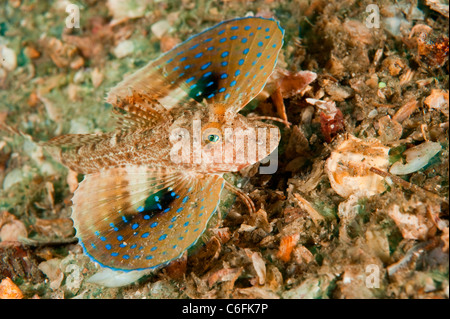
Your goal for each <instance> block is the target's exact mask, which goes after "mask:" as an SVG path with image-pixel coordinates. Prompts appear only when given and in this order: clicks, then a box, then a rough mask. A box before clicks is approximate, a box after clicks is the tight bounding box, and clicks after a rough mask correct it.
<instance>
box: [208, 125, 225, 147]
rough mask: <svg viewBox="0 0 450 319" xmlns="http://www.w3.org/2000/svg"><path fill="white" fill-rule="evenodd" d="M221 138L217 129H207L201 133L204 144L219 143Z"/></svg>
mask: <svg viewBox="0 0 450 319" xmlns="http://www.w3.org/2000/svg"><path fill="white" fill-rule="evenodd" d="M221 137H222V133H221V131H220V130H219V129H217V128H212V127H210V128H207V129H206V130H205V131H204V132H203V140H204V141H205V142H206V143H213V144H214V143H217V142H219V141H220V139H221Z"/></svg>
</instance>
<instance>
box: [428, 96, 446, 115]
mask: <svg viewBox="0 0 450 319" xmlns="http://www.w3.org/2000/svg"><path fill="white" fill-rule="evenodd" d="M423 103H424V104H425V105H426V106H428V107H429V108H431V109H437V110H440V111H441V112H442V113H444V114H445V115H447V116H448V91H445V90H436V89H434V90H431V94H430V95H429V96H427V98H426V99H425V101H424V102H423Z"/></svg>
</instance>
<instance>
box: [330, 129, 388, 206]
mask: <svg viewBox="0 0 450 319" xmlns="http://www.w3.org/2000/svg"><path fill="white" fill-rule="evenodd" d="M388 165H389V148H388V147H386V146H384V145H382V144H381V143H380V142H379V141H378V140H376V139H369V140H366V141H363V140H361V139H359V138H356V137H354V136H352V135H349V136H348V138H347V139H346V140H345V141H343V142H342V143H341V144H339V146H338V147H337V148H336V149H335V150H334V151H333V152H332V153H331V156H330V158H328V160H327V163H326V169H327V173H328V178H329V180H330V184H331V187H332V188H333V189H334V191H335V192H336V193H338V194H339V195H340V196H342V197H345V198H347V197H349V196H350V195H352V194H355V195H357V196H358V197H360V196H367V197H370V196H373V195H375V194H378V193H381V192H383V191H385V186H384V182H383V178H382V177H380V176H378V175H376V174H374V173H373V172H371V171H370V168H371V167H376V168H378V169H381V170H386V169H387V167H388Z"/></svg>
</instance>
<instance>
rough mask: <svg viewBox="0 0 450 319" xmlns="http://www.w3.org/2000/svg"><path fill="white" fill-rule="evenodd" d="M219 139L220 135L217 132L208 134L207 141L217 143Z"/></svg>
mask: <svg viewBox="0 0 450 319" xmlns="http://www.w3.org/2000/svg"><path fill="white" fill-rule="evenodd" d="M219 140H220V136H219V135H217V134H209V135H208V141H209V142H211V143H217V142H218V141H219Z"/></svg>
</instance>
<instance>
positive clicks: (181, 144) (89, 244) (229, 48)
mask: <svg viewBox="0 0 450 319" xmlns="http://www.w3.org/2000/svg"><path fill="white" fill-rule="evenodd" d="M282 44H283V30H282V29H281V28H280V26H279V25H278V23H277V22H276V21H274V20H271V19H264V18H258V17H248V18H238V19H234V20H230V21H225V22H222V23H220V24H218V25H216V26H214V27H212V28H210V29H207V30H206V31H204V32H202V33H200V34H197V35H195V36H193V37H191V38H189V39H188V40H187V41H185V42H184V43H182V44H180V45H178V46H177V47H175V48H174V49H172V50H171V51H169V52H167V53H165V54H164V55H162V56H161V57H159V58H158V59H157V60H155V61H153V62H150V63H149V64H148V65H146V66H145V67H143V68H142V69H140V70H138V71H136V72H135V73H134V74H132V75H130V76H128V77H127V78H125V79H124V80H123V81H122V82H121V83H119V84H118V85H117V86H116V87H114V88H113V89H112V90H111V91H110V92H109V94H108V97H107V101H108V102H109V103H110V104H112V105H113V106H114V112H115V114H116V115H117V116H118V127H117V129H116V130H115V131H113V132H110V133H104V134H69V135H64V136H61V137H56V138H54V139H52V140H50V141H49V142H47V143H46V145H47V146H55V147H58V150H60V152H59V151H58V152H59V156H60V160H61V162H62V163H63V164H64V165H66V166H67V167H69V168H70V169H72V170H74V171H76V172H79V173H82V174H85V177H84V180H83V181H82V182H81V183H80V184H79V186H78V189H77V190H76V191H75V194H74V196H73V199H72V201H73V206H72V209H73V212H72V219H73V221H74V226H75V228H76V231H77V233H76V236H77V237H78V238H79V240H80V243H81V245H82V246H83V248H84V251H85V253H86V254H87V255H89V256H90V257H91V258H92V259H93V260H94V261H95V262H97V263H99V264H100V265H102V266H103V267H108V268H111V269H113V270H122V271H131V270H143V269H154V268H157V267H161V266H163V265H166V264H167V263H168V262H170V261H171V260H173V259H176V258H178V257H179V256H180V255H181V254H183V252H184V251H185V250H186V249H188V248H189V247H190V246H192V245H193V244H194V243H195V242H196V241H197V240H198V238H199V237H200V235H201V234H202V233H203V232H204V231H205V229H206V227H207V223H208V220H209V218H210V217H211V215H212V214H213V213H214V212H215V211H216V209H217V207H218V205H219V201H220V194H221V191H222V189H223V188H224V187H228V188H230V189H231V190H234V191H235V192H237V193H238V194H239V195H240V196H241V197H242V198H243V199H244V201H245V203H246V204H247V206H248V207H249V208H250V210H254V205H253V202H252V201H251V199H250V198H249V197H248V196H247V195H245V194H244V193H243V192H242V191H240V190H238V189H237V188H234V186H232V185H230V184H228V183H227V182H226V181H225V179H224V178H223V174H224V173H226V172H234V171H239V170H240V169H242V168H244V167H246V166H249V165H252V164H254V163H256V162H258V161H260V160H262V159H264V158H265V157H266V156H268V155H269V154H270V153H271V152H273V151H274V149H275V148H276V147H277V146H278V142H279V138H280V137H279V134H278V133H279V130H278V128H277V127H275V126H273V125H270V124H265V123H263V122H260V121H258V120H254V119H251V118H246V117H244V116H243V115H241V114H239V113H238V112H239V110H241V109H242V108H243V107H244V106H245V105H246V104H247V103H248V102H249V101H250V100H252V99H253V98H254V97H255V96H256V95H257V94H258V93H259V92H260V91H261V90H262V89H263V87H264V85H265V83H266V81H267V79H268V77H269V75H270V74H271V73H272V71H273V69H274V66H275V64H276V61H277V57H278V53H279V50H280V49H281V46H282ZM244 130H246V131H247V132H248V131H249V130H250V131H253V132H255V134H253V135H252V134H247V135H246V136H244V137H245V138H243V139H239V138H238V135H239V134H240V133H239V132H242V131H244ZM227 132H228V133H227ZM230 145H231V146H230ZM252 145H253V146H252ZM255 145H257V146H258V147H255ZM177 150H178V151H179V152H177ZM180 154H181V155H180ZM217 154H219V156H217ZM242 154H246V156H247V157H244V160H243V161H242V160H239V157H240V155H242ZM241 159H242V156H241Z"/></svg>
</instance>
